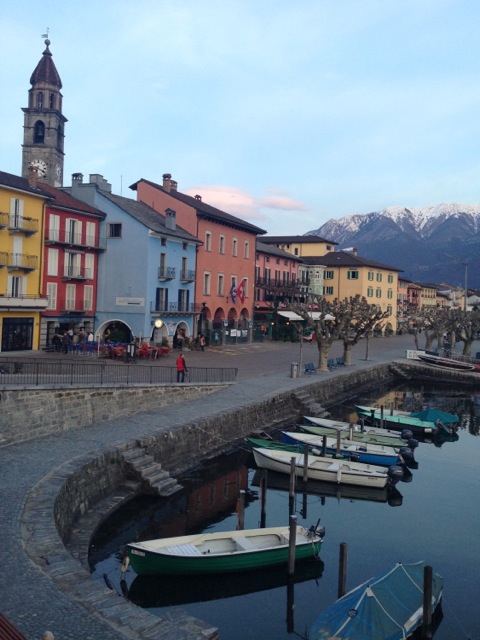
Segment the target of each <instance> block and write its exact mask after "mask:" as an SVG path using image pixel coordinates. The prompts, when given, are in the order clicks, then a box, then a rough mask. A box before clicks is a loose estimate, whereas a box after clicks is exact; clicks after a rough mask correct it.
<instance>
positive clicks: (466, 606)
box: [89, 385, 480, 640]
mask: <svg viewBox="0 0 480 640" xmlns="http://www.w3.org/2000/svg"><path fill="white" fill-rule="evenodd" d="M476 401H477V398H476V397H475V395H472V394H471V393H470V392H466V391H462V390H461V389H455V388H451V387H440V386H437V387H435V388H428V387H416V386H405V385H402V386H397V387H396V388H384V389H379V390H377V391H376V392H372V393H370V394H368V395H367V396H363V397H359V398H356V399H355V400H352V401H350V402H349V403H347V404H345V405H342V406H337V407H333V408H331V409H330V410H331V414H332V417H334V418H336V419H339V420H348V421H349V420H352V419H353V418H354V417H355V413H354V405H355V403H356V402H358V403H359V404H373V403H375V404H377V405H379V404H382V405H383V406H385V411H388V409H389V408H390V407H391V406H393V405H395V406H397V407H398V408H406V409H407V410H417V409H421V408H423V407H427V406H433V407H435V408H437V409H440V410H442V411H447V412H450V413H456V414H457V415H459V416H460V421H459V423H458V429H457V433H458V439H454V440H453V441H450V440H447V441H445V440H444V439H442V440H438V441H433V442H420V444H419V446H418V448H417V449H416V450H415V458H416V462H417V465H416V466H417V468H413V469H411V470H410V471H409V472H408V473H407V474H406V475H405V477H404V478H403V480H400V481H399V482H397V484H396V485H395V487H394V488H393V489H391V490H388V491H383V490H372V489H368V490H366V489H365V490H362V489H355V488H346V487H343V486H338V485H336V484H328V483H322V484H318V483H309V484H308V487H307V489H306V490H303V489H302V487H299V486H297V493H296V499H295V506H294V509H295V515H296V516H297V521H298V524H299V525H303V526H305V527H310V526H311V525H312V524H316V523H317V521H318V520H319V519H320V523H321V525H323V526H324V527H325V530H326V535H325V541H324V544H323V547H322V550H321V554H320V558H319V559H318V560H314V561H312V562H308V563H307V564H302V565H298V566H297V570H296V575H295V579H294V581H293V584H290V585H287V576H286V568H282V567H281V568H276V569H275V570H273V571H266V572H265V571H262V572H260V573H254V574H251V575H237V576H234V575H218V576H214V577H212V578H208V579H205V578H200V579H199V578H197V579H194V578H191V577H182V578H175V577H161V576H155V577H148V578H147V577H141V576H135V573H134V572H133V570H132V569H131V568H129V569H128V571H127V572H126V574H125V575H124V580H122V573H121V562H122V557H123V548H124V545H125V544H126V543H128V542H131V541H134V540H138V539H151V538H159V537H169V536H177V535H184V534H190V533H197V532H201V531H217V530H218V531H228V530H232V529H236V528H237V524H238V512H237V506H238V497H239V492H240V491H245V494H244V495H245V528H246V529H247V528H255V527H258V526H260V524H261V520H262V512H261V504H260V499H259V498H260V491H259V479H260V473H259V471H258V470H256V469H255V465H254V462H253V459H252V456H251V454H250V452H249V450H248V448H247V446H246V445H244V444H243V443H241V444H240V445H239V447H238V448H236V449H235V450H234V451H232V452H231V453H230V454H228V455H223V456H221V457H220V458H218V459H216V460H213V461H209V462H208V463H205V464H203V465H201V466H200V467H198V468H196V469H195V470H194V471H192V473H190V474H189V475H188V476H186V477H185V478H181V479H180V481H181V483H182V484H183V485H184V491H183V492H181V493H178V494H176V495H174V496H172V497H171V498H170V499H161V498H155V497H152V496H148V497H147V496H145V497H143V498H140V499H135V500H134V501H131V502H130V503H129V504H128V505H126V506H125V507H123V508H122V509H120V510H119V511H118V512H117V513H116V514H114V515H113V516H112V517H111V518H110V519H109V520H108V521H107V522H106V523H105V524H104V525H103V526H102V528H101V529H100V530H99V532H98V534H97V536H96V538H95V539H94V540H93V541H92V546H91V549H90V558H89V560H90V566H91V570H92V574H93V576H94V578H96V579H98V580H107V581H108V582H109V583H110V584H111V585H112V586H113V588H115V589H116V590H117V591H118V593H119V594H121V595H123V597H127V598H128V599H130V600H131V601H132V602H134V603H135V604H137V605H138V606H142V607H146V608H148V609H149V611H150V612H151V613H154V614H158V615H159V616H161V615H162V613H163V612H165V610H166V609H174V608H181V609H182V610H183V611H187V612H188V613H189V614H191V615H192V616H195V617H197V618H200V619H202V620H205V621H207V622H208V623H209V624H211V625H212V626H215V627H218V628H219V630H220V638H221V639H222V640H250V639H252V640H253V639H255V640H257V639H258V640H260V639H261V640H284V639H287V638H292V637H301V638H307V637H308V630H309V628H310V626H311V625H312V624H313V622H314V620H315V618H316V616H317V615H318V614H319V613H320V612H321V611H322V610H324V609H325V608H327V607H328V606H329V605H330V604H332V603H333V602H334V601H335V599H336V598H337V589H338V572H339V549H340V544H341V543H346V544H347V549H348V565H347V589H350V588H353V587H355V586H356V585H357V584H359V583H362V582H364V581H365V580H367V579H368V578H371V577H374V576H375V575H378V574H381V573H383V572H384V571H386V570H387V569H389V568H390V567H392V566H393V565H394V564H395V563H396V562H405V563H407V562H416V561H419V560H424V561H425V562H426V563H427V564H429V565H431V566H432V568H433V571H434V572H436V573H439V574H440V575H442V576H443V577H444V579H445V588H444V598H443V603H442V612H443V619H442V620H441V621H440V623H439V625H438V628H437V630H436V632H435V636H434V637H435V639H436V640H461V639H463V638H465V639H467V638H470V639H471V640H474V639H479V638H480V611H479V609H478V606H477V600H478V591H479V589H480V552H479V536H480V500H479V488H480V440H479V437H478V435H479V428H480V417H479V416H480V405H479V404H477V402H476ZM477 413H478V414H479V416H477ZM255 427H256V425H252V431H253V430H254V429H255ZM293 427H294V425H290V426H289V427H288V428H289V429H290V430H291V428H293ZM414 466H415V465H414ZM267 482H268V490H267V497H266V515H265V525H266V526H277V525H286V524H288V519H289V493H288V478H286V477H281V476H280V477H279V476H277V475H276V474H268V479H267Z"/></svg>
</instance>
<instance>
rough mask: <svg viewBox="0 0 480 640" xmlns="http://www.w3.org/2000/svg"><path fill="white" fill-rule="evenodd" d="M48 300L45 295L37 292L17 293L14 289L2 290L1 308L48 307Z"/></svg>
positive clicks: (27, 308) (25, 308)
mask: <svg viewBox="0 0 480 640" xmlns="http://www.w3.org/2000/svg"><path fill="white" fill-rule="evenodd" d="M47 304H48V300H47V298H45V297H42V296H40V295H35V294H26V293H15V292H12V291H2V292H0V309H5V308H6V307H8V308H9V309H18V310H29V309H39V310H44V309H46V308H47Z"/></svg>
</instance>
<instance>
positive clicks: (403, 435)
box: [400, 429, 413, 440]
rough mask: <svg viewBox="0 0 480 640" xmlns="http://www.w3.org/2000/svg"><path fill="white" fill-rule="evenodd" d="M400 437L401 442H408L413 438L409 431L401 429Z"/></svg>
mask: <svg viewBox="0 0 480 640" xmlns="http://www.w3.org/2000/svg"><path fill="white" fill-rule="evenodd" d="M400 437H401V439H402V440H410V438H413V432H412V431H411V430H410V429H403V431H402V433H401V434H400Z"/></svg>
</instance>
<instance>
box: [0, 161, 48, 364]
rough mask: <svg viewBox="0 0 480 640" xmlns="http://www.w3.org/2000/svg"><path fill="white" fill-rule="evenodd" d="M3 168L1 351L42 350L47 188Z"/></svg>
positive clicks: (0, 173)
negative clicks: (44, 225) (40, 339)
mask: <svg viewBox="0 0 480 640" xmlns="http://www.w3.org/2000/svg"><path fill="white" fill-rule="evenodd" d="M35 177H36V175H35V173H34V172H33V173H32V179H31V180H30V181H29V180H27V179H26V178H20V177H18V176H14V175H12V174H10V173H5V172H3V171H0V350H1V351H2V352H9V351H24V350H31V349H38V345H39V335H40V313H41V311H42V310H44V309H46V307H47V299H46V298H42V296H41V290H42V289H41V281H42V265H43V260H42V255H43V236H44V232H43V221H44V210H45V203H46V199H47V198H48V197H49V194H48V193H47V192H44V191H42V190H41V189H40V188H38V187H37V186H35V185H36V182H35Z"/></svg>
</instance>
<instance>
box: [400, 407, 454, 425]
mask: <svg viewBox="0 0 480 640" xmlns="http://www.w3.org/2000/svg"><path fill="white" fill-rule="evenodd" d="M410 415H411V417H412V418H418V419H419V420H425V421H427V422H436V421H437V420H440V422H443V424H454V423H455V422H458V416H456V415H455V414H453V413H446V412H445V411H439V410H438V409H432V408H429V409H424V410H423V411H416V412H415V413H411V414H410Z"/></svg>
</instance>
